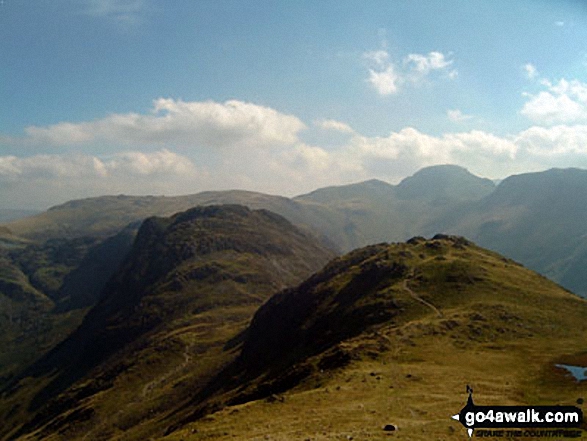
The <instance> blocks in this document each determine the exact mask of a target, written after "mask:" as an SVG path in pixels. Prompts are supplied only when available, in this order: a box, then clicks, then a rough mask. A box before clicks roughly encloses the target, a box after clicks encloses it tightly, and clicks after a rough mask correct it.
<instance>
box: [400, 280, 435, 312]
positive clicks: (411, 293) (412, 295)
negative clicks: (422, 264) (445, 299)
mask: <svg viewBox="0 0 587 441" xmlns="http://www.w3.org/2000/svg"><path fill="white" fill-rule="evenodd" d="M411 276H412V275H410V276H409V277H411ZM402 287H403V288H404V289H405V290H406V291H407V292H408V294H410V296H411V297H412V298H413V299H414V300H416V301H418V302H420V303H421V304H422V305H426V306H427V307H428V308H430V309H431V310H432V311H434V312H435V313H436V316H437V317H444V315H443V314H442V312H440V310H439V309H438V308H437V307H436V306H434V305H433V304H432V303H430V302H428V301H426V300H424V299H423V298H422V297H420V296H419V295H418V294H416V293H415V292H414V291H412V289H411V288H410V287H409V286H408V279H404V283H403V285H402Z"/></svg>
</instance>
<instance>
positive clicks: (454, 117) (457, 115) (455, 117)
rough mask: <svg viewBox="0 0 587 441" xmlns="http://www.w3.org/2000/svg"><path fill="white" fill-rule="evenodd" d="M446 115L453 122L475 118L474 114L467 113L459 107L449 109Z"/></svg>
mask: <svg viewBox="0 0 587 441" xmlns="http://www.w3.org/2000/svg"><path fill="white" fill-rule="evenodd" d="M446 116H448V119H449V120H451V121H452V122H457V123H459V122H464V121H469V120H470V119H472V118H473V116H472V115H465V114H464V113H463V112H461V111H460V110H459V109H454V110H447V111H446Z"/></svg>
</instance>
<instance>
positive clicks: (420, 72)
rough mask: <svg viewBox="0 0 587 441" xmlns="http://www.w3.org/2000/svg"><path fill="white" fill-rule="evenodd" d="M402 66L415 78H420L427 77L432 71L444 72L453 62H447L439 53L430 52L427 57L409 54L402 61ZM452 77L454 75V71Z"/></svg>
mask: <svg viewBox="0 0 587 441" xmlns="http://www.w3.org/2000/svg"><path fill="white" fill-rule="evenodd" d="M404 64H405V65H407V66H408V69H409V70H410V71H411V72H412V73H413V74H415V75H414V76H415V78H421V77H424V76H426V75H429V74H430V73H431V72H433V71H446V70H448V69H447V68H448V67H449V66H450V65H452V64H453V60H447V59H446V57H445V56H444V54H442V53H440V52H430V53H429V54H428V55H421V54H409V55H408V56H407V57H406V58H405V59H404ZM452 72H454V74H453V75H456V71H451V73H452Z"/></svg>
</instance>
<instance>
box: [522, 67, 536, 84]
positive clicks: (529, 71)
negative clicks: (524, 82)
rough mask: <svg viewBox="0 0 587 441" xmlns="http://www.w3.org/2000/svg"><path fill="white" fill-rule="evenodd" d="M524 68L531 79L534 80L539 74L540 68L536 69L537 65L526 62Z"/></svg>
mask: <svg viewBox="0 0 587 441" xmlns="http://www.w3.org/2000/svg"><path fill="white" fill-rule="evenodd" d="M523 69H524V72H525V73H526V77H527V78H528V79H529V80H533V79H534V78H536V77H537V75H538V70H537V69H536V66H534V65H533V64H532V63H526V64H524V66H523Z"/></svg>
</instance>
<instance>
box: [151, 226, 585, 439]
mask: <svg viewBox="0 0 587 441" xmlns="http://www.w3.org/2000/svg"><path fill="white" fill-rule="evenodd" d="M586 314H587V301H585V300H582V299H580V298H578V297H576V296H574V295H572V294H570V293H568V292H566V291H564V290H563V289H561V288H560V287H558V286H557V285H555V284H553V283H552V282H550V281H548V280H546V279H544V278H543V277H541V276H539V275H537V274H535V273H533V272H532V271H529V270H527V269H526V268H524V267H522V266H520V265H518V264H516V263H515V262H513V261H511V260H509V259H505V258H503V257H501V256H499V255H498V254H495V253H492V252H489V251H486V250H484V249H482V248H479V247H477V246H475V245H473V244H472V243H471V242H469V241H467V240H465V239H462V238H459V237H448V236H437V237H435V238H434V239H432V240H424V239H422V238H415V239H412V240H410V241H409V242H408V243H400V244H393V245H386V244H381V245H375V246H371V247H367V248H364V249H360V250H357V251H354V252H351V253H349V254H347V255H345V256H343V257H341V258H339V259H336V260H334V261H332V262H331V263H329V264H328V265H327V266H326V267H325V268H324V269H323V270H322V271H321V272H319V273H317V274H315V275H314V276H312V277H311V278H310V279H308V280H307V281H305V282H303V283H302V284H300V285H299V286H298V287H296V288H294V289H289V290H286V291H283V292H281V293H280V294H278V295H276V296H274V297H272V298H271V299H270V300H269V301H268V302H267V303H266V304H265V305H263V307H261V308H260V309H259V311H258V312H257V313H256V314H255V316H254V318H253V320H252V323H251V325H250V326H249V328H248V329H247V331H246V332H245V334H244V335H245V337H244V339H243V343H242V346H241V350H240V354H239V356H238V357H237V359H236V360H235V361H234V362H233V363H232V364H231V365H229V366H228V367H227V368H225V369H224V370H223V371H222V372H221V373H220V374H219V375H218V376H217V377H216V379H215V380H214V381H213V382H212V383H210V384H209V386H208V388H207V389H206V390H205V391H204V393H202V394H200V395H199V396H197V397H196V398H195V399H194V400H193V401H192V402H191V403H190V405H189V406H186V408H185V409H184V417H183V419H182V420H181V421H180V422H179V423H175V424H174V425H172V426H171V429H170V430H169V432H171V433H170V434H169V436H166V437H163V438H161V439H165V440H180V439H184V440H203V439H231V438H234V439H239V440H256V439H312V440H339V439H375V440H386V439H390V438H389V437H390V434H388V433H386V432H385V431H384V430H383V427H384V426H385V425H387V424H393V425H394V426H395V427H396V429H397V430H396V431H395V432H394V433H393V438H394V439H395V438H398V439H409V440H427V439H436V440H448V439H465V438H466V437H467V435H466V432H465V431H464V429H463V428H462V426H461V425H460V424H458V423H456V422H455V421H453V420H451V418H450V417H451V415H453V414H454V413H457V412H458V411H459V410H460V409H461V408H462V407H463V406H464V404H465V401H466V391H465V386H466V385H471V386H472V388H473V389H474V391H475V399H476V403H477V404H484V405H490V404H495V405H540V404H567V405H580V406H581V407H583V411H585V408H584V404H583V403H584V400H583V397H585V395H586V394H587V382H582V383H579V382H577V381H575V380H574V379H573V378H572V377H570V376H569V374H568V372H566V371H564V370H562V369H558V368H556V367H555V365H556V364H558V363H561V362H564V363H569V364H579V365H582V366H585V365H586V364H587V355H586V354H587V347H586V341H585V337H584V336H585V332H586V331H587V324H586V322H585V320H584V318H585V316H586ZM156 439H159V438H156ZM523 439H534V438H532V437H530V438H523Z"/></svg>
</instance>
